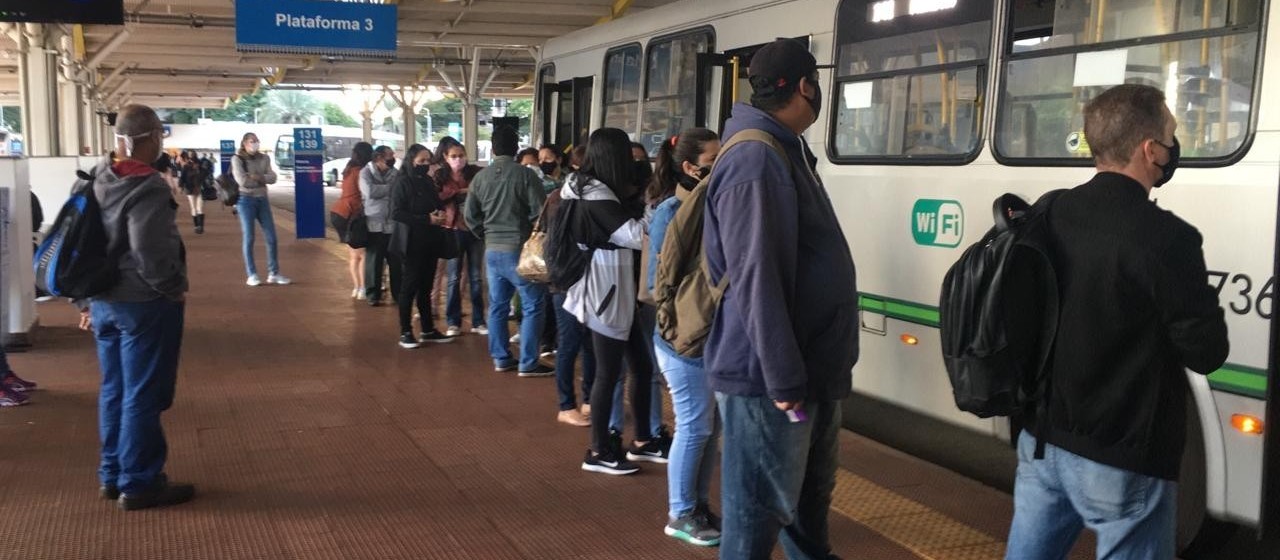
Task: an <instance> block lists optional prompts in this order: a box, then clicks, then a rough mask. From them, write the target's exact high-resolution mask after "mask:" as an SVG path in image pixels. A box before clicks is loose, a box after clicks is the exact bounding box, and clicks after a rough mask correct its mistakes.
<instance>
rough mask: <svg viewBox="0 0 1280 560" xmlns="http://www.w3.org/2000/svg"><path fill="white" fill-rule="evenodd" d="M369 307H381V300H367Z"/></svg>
mask: <svg viewBox="0 0 1280 560" xmlns="http://www.w3.org/2000/svg"><path fill="white" fill-rule="evenodd" d="M369 307H382V299H381V298H369Z"/></svg>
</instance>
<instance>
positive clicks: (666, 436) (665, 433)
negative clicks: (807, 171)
mask: <svg viewBox="0 0 1280 560" xmlns="http://www.w3.org/2000/svg"><path fill="white" fill-rule="evenodd" d="M657 439H658V444H659V445H661V446H662V453H663V455H664V456H666V457H670V456H671V444H672V443H674V442H675V440H676V438H675V436H672V435H671V429H670V428H668V427H667V425H666V424H663V425H661V426H658V436H657Z"/></svg>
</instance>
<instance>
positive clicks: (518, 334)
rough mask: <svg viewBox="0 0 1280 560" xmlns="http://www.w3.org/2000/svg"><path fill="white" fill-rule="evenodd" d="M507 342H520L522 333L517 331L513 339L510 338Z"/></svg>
mask: <svg viewBox="0 0 1280 560" xmlns="http://www.w3.org/2000/svg"><path fill="white" fill-rule="evenodd" d="M507 342H510V343H512V344H520V333H516V334H514V335H512V336H511V339H510V340H508V341H507Z"/></svg>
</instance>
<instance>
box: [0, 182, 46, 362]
mask: <svg viewBox="0 0 1280 560" xmlns="http://www.w3.org/2000/svg"><path fill="white" fill-rule="evenodd" d="M27 164H28V161H27V159H26V158H0V184H3V185H5V186H4V188H3V190H0V193H4V194H7V195H8V196H7V198H6V200H4V201H3V205H4V207H5V208H6V209H7V210H8V215H7V216H6V218H7V226H5V225H3V224H4V223H5V222H4V221H0V227H4V232H3V233H0V238H2V239H3V241H4V244H5V247H4V257H5V259H6V262H5V263H4V265H5V266H4V267H2V269H0V332H3V333H4V335H5V336H4V340H0V344H13V345H17V346H27V345H29V344H30V334H31V329H32V327H34V326H35V324H36V306H35V297H36V288H35V284H36V278H35V271H34V270H32V268H31V253H32V251H31V194H30V192H31V190H30V184H31V181H30V179H29V177H28V174H27V173H28V172H27ZM42 202H43V203H44V205H45V207H46V208H49V207H53V208H57V204H58V202H56V201H48V200H45V201H42ZM55 212H56V210H55ZM45 216H46V218H45V219H46V220H52V219H53V218H52V217H49V215H48V214H46V215H45Z"/></svg>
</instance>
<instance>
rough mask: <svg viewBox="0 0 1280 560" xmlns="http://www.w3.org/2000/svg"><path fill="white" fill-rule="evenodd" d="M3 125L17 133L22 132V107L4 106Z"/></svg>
mask: <svg viewBox="0 0 1280 560" xmlns="http://www.w3.org/2000/svg"><path fill="white" fill-rule="evenodd" d="M4 127H5V128H7V129H9V130H11V131H13V132H17V133H19V134H21V133H22V108H21V107H5V108H4Z"/></svg>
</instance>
